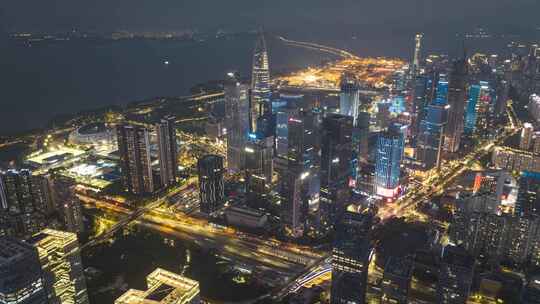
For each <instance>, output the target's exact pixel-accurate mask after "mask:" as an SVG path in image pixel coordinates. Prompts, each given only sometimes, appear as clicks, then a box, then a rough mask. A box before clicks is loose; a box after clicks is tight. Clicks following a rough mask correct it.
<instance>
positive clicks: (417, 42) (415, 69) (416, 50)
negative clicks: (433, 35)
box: [411, 34, 424, 79]
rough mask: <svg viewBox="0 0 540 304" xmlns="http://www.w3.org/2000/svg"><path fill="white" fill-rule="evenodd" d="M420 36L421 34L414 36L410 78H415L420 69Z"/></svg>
mask: <svg viewBox="0 0 540 304" xmlns="http://www.w3.org/2000/svg"><path fill="white" fill-rule="evenodd" d="M422 38H424V35H423V34H416V36H415V37H414V56H413V61H412V66H411V79H415V78H416V76H417V75H418V72H419V71H420V56H421V53H422Z"/></svg>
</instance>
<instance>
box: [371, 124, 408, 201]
mask: <svg viewBox="0 0 540 304" xmlns="http://www.w3.org/2000/svg"><path fill="white" fill-rule="evenodd" d="M404 148H405V139H404V138H403V134H402V132H400V130H399V128H398V126H391V127H390V128H389V129H388V130H387V131H386V132H383V133H381V134H380V135H379V139H378V141H377V151H376V153H377V154H376V164H375V191H376V193H377V195H379V196H382V197H386V198H392V197H395V196H396V195H397V194H398V191H399V179H400V174H401V160H402V157H403V149H404Z"/></svg>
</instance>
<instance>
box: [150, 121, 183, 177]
mask: <svg viewBox="0 0 540 304" xmlns="http://www.w3.org/2000/svg"><path fill="white" fill-rule="evenodd" d="M175 125H176V123H175V117H173V116H167V117H165V118H163V119H161V121H160V122H159V123H157V124H156V126H155V128H156V134H157V144H158V152H159V168H160V177H161V184H162V185H163V186H165V187H167V186H170V185H173V184H175V183H176V179H177V178H178V145H177V143H176V127H175Z"/></svg>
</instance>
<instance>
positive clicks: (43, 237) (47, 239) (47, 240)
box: [27, 229, 77, 247]
mask: <svg viewBox="0 0 540 304" xmlns="http://www.w3.org/2000/svg"><path fill="white" fill-rule="evenodd" d="M76 241H77V235H76V234H75V233H71V232H65V231H59V230H53V229H44V230H42V231H40V232H39V233H36V234H34V235H33V236H32V237H31V238H30V239H29V240H28V241H27V242H28V243H29V244H32V245H35V246H40V247H42V246H45V247H48V246H49V245H50V244H51V243H55V244H58V245H64V244H68V243H72V242H76Z"/></svg>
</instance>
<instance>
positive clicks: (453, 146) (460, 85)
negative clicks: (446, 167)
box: [444, 58, 468, 152]
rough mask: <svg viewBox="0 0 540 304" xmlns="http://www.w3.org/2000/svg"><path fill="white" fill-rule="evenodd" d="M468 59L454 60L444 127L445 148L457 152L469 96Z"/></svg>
mask: <svg viewBox="0 0 540 304" xmlns="http://www.w3.org/2000/svg"><path fill="white" fill-rule="evenodd" d="M466 60H467V59H466V58H463V59H460V60H457V61H455V62H454V66H453V69H452V72H451V74H450V83H449V87H448V105H449V109H448V124H447V125H446V127H445V128H444V134H445V138H444V148H445V150H446V151H449V152H457V151H458V150H459V146H460V144H461V135H462V134H463V128H464V114H465V100H466V98H467V74H468V69H467V61H466Z"/></svg>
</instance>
